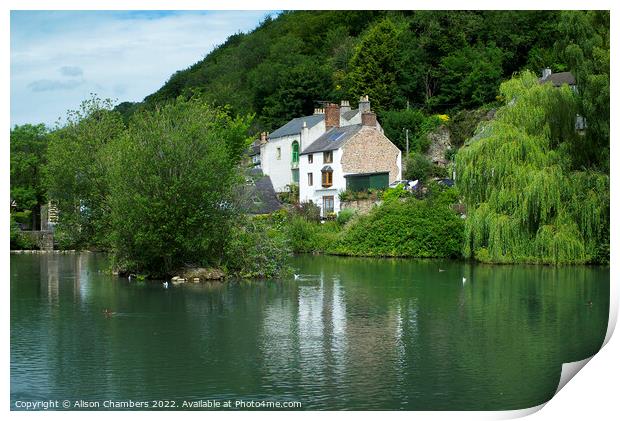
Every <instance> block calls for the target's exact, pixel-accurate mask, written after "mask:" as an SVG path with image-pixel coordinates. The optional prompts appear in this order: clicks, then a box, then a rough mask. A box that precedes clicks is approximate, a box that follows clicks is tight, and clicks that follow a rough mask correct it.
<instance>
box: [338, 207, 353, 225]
mask: <svg viewBox="0 0 620 421" xmlns="http://www.w3.org/2000/svg"><path fill="white" fill-rule="evenodd" d="M356 214H357V212H355V209H351V208H345V209H342V210H341V211H340V212H339V213H338V216H337V217H336V222H338V225H340V226H343V225H346V224H347V223H348V222H349V221H351V219H353V217H355V215H356Z"/></svg>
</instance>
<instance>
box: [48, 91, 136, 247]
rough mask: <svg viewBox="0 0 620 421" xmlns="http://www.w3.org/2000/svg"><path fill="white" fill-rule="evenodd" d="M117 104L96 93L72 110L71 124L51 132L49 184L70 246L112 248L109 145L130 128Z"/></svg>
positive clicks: (62, 235) (60, 229)
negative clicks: (126, 128)
mask: <svg viewBox="0 0 620 421" xmlns="http://www.w3.org/2000/svg"><path fill="white" fill-rule="evenodd" d="M111 109H112V103H111V102H110V101H107V100H101V99H98V98H96V97H93V98H91V99H90V100H87V101H84V102H83V103H82V105H81V107H80V109H79V110H75V111H69V112H68V115H67V121H66V124H65V125H64V126H62V127H60V128H57V129H56V130H55V131H53V132H52V133H51V134H50V142H49V151H48V162H47V166H46V180H47V181H46V182H47V188H48V194H49V197H50V199H52V200H53V201H54V202H55V203H56V204H57V206H58V210H59V212H60V215H61V219H60V223H59V225H58V227H57V233H58V237H59V239H60V241H61V243H62V244H63V245H64V246H65V247H69V246H77V247H85V246H94V247H104V248H105V247H107V246H109V238H108V236H107V234H108V233H109V231H110V218H109V217H110V208H109V204H108V201H107V197H108V193H109V180H108V178H107V172H108V167H109V165H110V162H109V157H108V156H107V155H106V154H105V153H104V149H105V148H106V146H107V145H108V144H110V143H112V142H113V141H115V140H116V139H117V138H118V137H119V136H120V135H121V133H122V131H123V129H124V125H123V121H122V119H121V116H120V114H119V113H117V112H115V111H111Z"/></svg>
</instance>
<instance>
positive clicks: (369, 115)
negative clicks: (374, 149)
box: [362, 111, 377, 128]
mask: <svg viewBox="0 0 620 421" xmlns="http://www.w3.org/2000/svg"><path fill="white" fill-rule="evenodd" d="M362 126H366V127H375V128H376V127H377V115H376V114H375V113H373V112H372V111H365V112H363V113H362Z"/></svg>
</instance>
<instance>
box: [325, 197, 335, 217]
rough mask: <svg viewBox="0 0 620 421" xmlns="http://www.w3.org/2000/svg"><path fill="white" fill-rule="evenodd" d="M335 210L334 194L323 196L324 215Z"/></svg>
mask: <svg viewBox="0 0 620 421" xmlns="http://www.w3.org/2000/svg"><path fill="white" fill-rule="evenodd" d="M333 211H334V196H323V216H327V214H328V213H332V212H333Z"/></svg>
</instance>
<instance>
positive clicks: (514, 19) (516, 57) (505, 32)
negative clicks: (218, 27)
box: [119, 10, 608, 148]
mask: <svg viewBox="0 0 620 421" xmlns="http://www.w3.org/2000/svg"><path fill="white" fill-rule="evenodd" d="M562 13H566V14H573V15H580V14H584V12H562ZM562 13H560V12H557V11H416V12H415V13H411V12H407V11H390V12H385V11H341V10H337V11H292V12H282V13H280V15H279V16H278V17H277V18H275V19H265V21H264V22H262V23H261V25H259V26H258V27H257V28H256V29H255V30H253V31H252V32H250V33H248V34H241V33H238V34H234V35H232V36H231V37H229V39H228V40H227V41H226V42H225V43H223V44H222V45H220V46H218V47H217V48H215V49H214V50H213V51H212V52H210V53H209V54H208V55H207V56H206V57H205V58H204V59H203V60H201V61H199V62H198V63H196V64H194V65H192V66H190V67H189V68H187V69H185V70H181V71H179V72H177V73H175V74H174V75H172V76H171V77H170V79H169V80H168V82H167V83H166V84H165V85H164V86H163V87H161V88H160V89H159V90H158V91H157V92H155V93H154V94H152V95H150V96H149V97H147V98H146V99H145V103H144V104H134V105H133V106H132V105H131V104H122V107H121V105H119V110H121V111H122V112H123V113H124V114H130V113H131V112H133V111H132V109H134V108H140V107H141V106H142V105H146V106H147V107H150V108H152V107H154V106H155V105H156V104H159V103H162V102H165V101H170V100H174V99H175V98H176V97H177V96H179V95H181V94H184V95H190V94H192V92H199V93H200V95H202V96H204V97H205V98H206V99H207V100H209V101H213V102H215V103H216V104H218V105H225V104H230V106H231V107H232V110H233V111H234V112H235V113H238V114H251V113H256V114H257V115H258V116H259V118H258V119H257V120H256V121H255V124H256V126H259V127H254V129H255V130H256V131H262V130H266V131H271V130H273V129H275V128H276V127H278V126H279V125H281V124H282V123H284V122H285V121H287V119H289V118H291V117H296V116H298V115H300V114H311V113H312V109H313V108H314V107H315V106H318V105H319V104H318V103H317V102H316V101H318V100H327V101H339V100H341V99H346V100H350V101H353V102H355V101H356V100H357V98H359V96H360V95H363V94H368V95H369V96H370V100H371V104H372V105H373V107H375V108H376V110H377V111H388V110H395V109H402V108H405V105H406V104H407V102H409V103H410V104H411V105H412V106H414V107H416V108H424V109H425V110H426V111H427V112H428V111H430V112H439V113H446V112H448V111H451V110H453V109H462V108H465V107H477V106H479V105H481V103H482V102H484V101H488V100H492V99H493V98H494V96H495V93H496V92H497V89H498V87H499V82H500V81H501V79H504V78H508V77H510V76H511V75H512V74H513V73H514V72H516V71H519V70H522V69H523V68H525V67H527V68H529V69H531V70H535V71H536V72H538V71H540V69H541V68H543V67H546V66H554V69H560V68H562V66H563V68H564V69H567V68H568V64H567V63H566V62H565V59H564V58H562V57H564V55H562V57H560V55H558V54H556V53H555V49H554V48H553V42H554V40H556V39H558V38H559V29H558V23H559V21H560V17H561V15H562ZM592 23H593V24H596V25H599V26H600V25H601V23H599V22H598V21H596V20H592ZM603 24H604V23H603ZM607 27H608V26H607ZM584 51H585V50H584ZM352 105H354V104H352ZM449 114H451V113H449ZM398 130H399V131H400V130H402V126H401V127H398ZM388 137H390V136H389V135H388ZM390 138H391V137H390ZM399 146H401V145H400V144H399ZM403 148H404V147H403Z"/></svg>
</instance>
